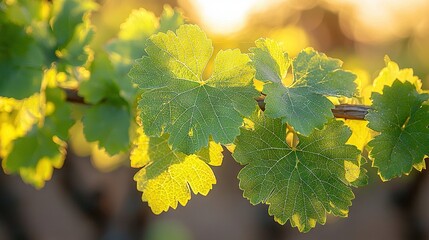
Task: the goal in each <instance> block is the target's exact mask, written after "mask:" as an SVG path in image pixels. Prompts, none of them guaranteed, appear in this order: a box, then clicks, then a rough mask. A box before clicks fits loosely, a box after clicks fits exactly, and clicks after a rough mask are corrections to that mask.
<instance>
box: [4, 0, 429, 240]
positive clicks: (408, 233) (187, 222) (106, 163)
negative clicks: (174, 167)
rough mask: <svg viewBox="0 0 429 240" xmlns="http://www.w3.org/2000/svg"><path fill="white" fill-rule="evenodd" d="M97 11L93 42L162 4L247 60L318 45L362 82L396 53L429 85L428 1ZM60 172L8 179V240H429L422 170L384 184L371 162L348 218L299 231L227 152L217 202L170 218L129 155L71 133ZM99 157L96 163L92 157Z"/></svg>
mask: <svg viewBox="0 0 429 240" xmlns="http://www.w3.org/2000/svg"><path fill="white" fill-rule="evenodd" d="M97 2H98V3H99V4H100V8H99V10H98V11H97V12H95V13H93V14H92V21H93V24H94V25H95V26H96V29H97V31H96V34H95V38H94V41H93V44H94V46H99V45H103V44H105V43H107V42H108V41H109V40H110V39H112V38H114V37H115V36H116V35H117V32H118V30H119V27H120V24H121V23H122V22H124V21H125V20H126V18H127V17H128V15H129V14H130V13H131V11H132V10H133V9H137V8H145V9H147V10H149V11H152V12H154V13H155V14H156V15H157V16H159V15H160V13H161V12H162V9H163V5H164V4H169V5H171V6H173V7H178V8H180V9H181V10H182V11H183V13H184V15H185V16H186V17H187V20H188V22H191V23H196V24H198V25H200V26H201V27H202V29H204V30H205V31H206V32H207V33H208V35H209V37H210V38H211V39H212V40H213V44H214V46H215V48H216V50H219V49H225V48H240V49H241V50H242V51H243V52H247V51H248V48H250V47H253V46H254V41H255V40H256V39H258V38H260V37H269V38H273V39H276V40H278V41H281V42H282V43H283V47H284V49H285V50H286V51H288V52H289V53H290V55H292V56H294V55H296V54H297V53H298V52H299V51H300V50H301V49H303V48H305V47H309V46H310V47H313V48H315V49H316V50H318V51H322V52H325V53H326V54H327V55H328V56H331V57H336V58H340V59H342V60H343V61H344V68H345V69H350V70H353V71H355V72H356V73H357V74H358V75H359V78H360V79H362V80H363V82H366V83H369V82H371V81H372V80H373V79H374V78H375V77H376V76H377V74H378V71H379V70H380V69H381V68H383V67H384V65H385V63H384V60H383V57H384V56H385V55H386V54H387V55H389V56H390V58H391V59H392V60H393V61H396V62H397V63H398V64H399V65H400V67H401V68H405V67H411V68H413V69H414V72H415V74H416V75H417V76H419V77H420V78H421V79H422V81H423V88H424V89H428V88H429V15H428V13H429V1H427V0H408V1H396V0H360V1H354V0H341V1H340V0H325V1H318V0H168V1H161V0H145V1H142V0H140V1H139V0H122V1H115V0H99V1H97ZM71 131H72V134H73V135H72V140H71V142H70V148H71V149H70V150H69V153H68V156H67V159H66V161H65V165H64V167H63V168H62V169H60V170H56V171H55V172H54V176H53V179H52V180H51V181H49V182H48V183H47V184H46V186H45V187H44V188H43V189H41V190H35V189H34V188H33V187H32V186H29V185H25V184H24V183H23V182H22V180H21V179H20V178H19V177H18V176H6V175H5V174H4V173H3V172H2V171H1V173H0V239H2V240H3V239H37V240H39V239H43V240H45V239H53V240H54V239H82V240H83V239H126V240H127V239H156V240H158V239H160V240H161V239H162V240H163V239H166V240H168V239H179V240H182V239H183V240H188V239H245V240H256V239H429V208H427V207H426V204H427V203H428V202H429V177H428V176H427V175H428V174H427V172H426V171H423V172H422V173H416V172H415V171H414V172H413V173H412V174H411V175H410V176H408V177H402V178H399V179H395V180H393V181H390V182H386V183H382V182H381V180H380V178H379V177H378V176H377V174H376V170H375V169H373V168H371V167H370V165H371V164H370V163H367V164H366V167H367V169H368V171H369V176H370V182H369V185H368V186H365V187H362V188H359V189H356V190H355V195H356V199H355V200H354V201H353V206H352V207H351V208H350V212H349V217H348V218H344V219H342V218H337V217H328V220H327V223H326V224H325V226H320V225H318V226H317V227H316V228H315V229H313V230H312V231H310V232H309V233H306V234H302V233H299V232H298V230H297V229H296V228H292V227H290V225H289V222H288V223H287V224H286V225H284V226H280V225H278V224H277V223H275V222H274V220H273V219H272V217H270V216H268V214H267V206H265V205H258V206H252V205H251V204H250V203H249V202H248V201H247V200H246V199H244V198H243V197H242V192H241V190H239V188H238V180H237V177H236V176H237V174H238V172H239V170H240V166H239V165H238V164H237V163H236V162H235V161H234V160H233V159H232V158H231V156H230V154H229V153H228V152H227V151H225V152H226V153H225V159H224V163H223V165H222V167H216V168H214V171H215V174H216V176H217V179H218V183H217V184H216V185H215V186H214V189H213V190H212V191H211V192H210V193H209V195H208V196H207V197H203V196H193V197H192V199H191V200H190V202H189V203H188V204H187V206H186V207H181V206H179V207H178V209H177V210H170V211H169V212H167V213H163V214H161V215H158V216H157V215H154V214H153V213H151V211H150V209H149V207H148V206H147V204H146V203H143V202H141V200H140V193H139V192H138V191H137V190H136V186H135V182H134V181H133V175H134V174H135V172H136V170H135V169H131V168H130V167H129V158H128V156H127V155H123V156H114V157H109V156H107V155H106V154H105V153H104V152H103V151H102V150H99V149H97V147H95V146H94V145H91V144H89V143H86V142H85V140H84V137H83V135H82V126H81V125H80V124H77V125H75V126H74V127H73V129H72V130H71ZM88 155H91V157H88Z"/></svg>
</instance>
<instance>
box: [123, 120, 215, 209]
mask: <svg viewBox="0 0 429 240" xmlns="http://www.w3.org/2000/svg"><path fill="white" fill-rule="evenodd" d="M138 132H139V137H138V138H137V140H136V142H135V143H134V144H135V145H136V147H135V148H134V150H133V151H132V152H131V166H132V167H136V168H142V169H141V170H140V171H138V172H137V173H136V175H135V176H134V180H135V181H136V182H137V189H138V190H139V191H141V192H142V193H143V194H142V200H143V201H145V202H148V205H149V207H150V208H151V209H152V212H154V213H155V214H160V213H161V212H163V211H167V210H168V209H169V208H170V207H171V208H173V209H176V208H177V205H178V203H180V204H181V205H182V206H185V205H186V204H187V202H188V201H189V200H190V199H191V190H192V192H193V193H194V194H202V195H204V196H205V195H207V194H208V192H209V191H210V190H211V189H212V186H213V184H216V178H215V176H214V173H213V171H212V169H211V168H210V167H209V165H212V166H220V165H221V163H222V158H223V155H222V146H220V145H219V144H216V143H214V142H210V147H207V148H203V149H202V150H201V151H200V152H198V153H196V154H192V155H185V154H183V153H179V152H174V151H172V150H171V148H170V146H169V145H168V143H167V141H168V136H166V135H164V136H162V137H147V136H145V135H144V134H143V131H142V129H141V128H139V130H138Z"/></svg>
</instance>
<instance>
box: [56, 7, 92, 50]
mask: <svg viewBox="0 0 429 240" xmlns="http://www.w3.org/2000/svg"><path fill="white" fill-rule="evenodd" d="M97 7H98V5H97V4H96V3H95V2H94V1H92V0H89V1H79V0H58V1H54V2H53V11H54V16H55V17H54V18H53V19H52V32H53V34H54V36H55V38H56V39H57V45H58V48H59V49H62V48H65V47H66V46H67V44H68V43H69V42H70V41H71V40H72V38H73V37H74V35H75V34H76V32H75V28H76V27H77V26H78V25H80V24H82V23H83V21H84V20H83V19H84V15H85V14H88V12H89V11H92V10H95V9H97Z"/></svg>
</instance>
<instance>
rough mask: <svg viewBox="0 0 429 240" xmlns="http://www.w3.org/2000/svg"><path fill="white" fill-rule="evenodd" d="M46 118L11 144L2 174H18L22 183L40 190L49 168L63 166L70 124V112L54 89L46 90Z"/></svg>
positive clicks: (60, 94) (58, 90)
mask: <svg viewBox="0 0 429 240" xmlns="http://www.w3.org/2000/svg"><path fill="white" fill-rule="evenodd" d="M45 96H46V106H45V107H44V108H45V109H46V110H45V111H46V117H45V118H44V119H43V125H42V126H38V125H36V124H34V125H33V127H32V128H31V130H30V131H29V132H28V133H27V134H26V135H24V136H22V137H19V138H17V139H16V140H15V141H14V142H13V146H12V148H11V150H10V152H9V153H8V154H7V156H6V158H5V159H4V161H3V168H4V170H5V172H8V173H16V172H19V174H20V175H21V177H22V179H23V180H24V181H25V182H27V183H30V184H32V185H34V186H35V187H36V188H41V187H43V186H44V184H45V181H47V180H49V179H50V178H51V176H52V172H53V168H60V167H61V166H62V165H63V162H64V159H65V154H66V143H65V141H66V140H67V139H68V129H69V128H70V127H71V125H72V124H73V120H72V118H71V109H70V106H69V104H67V103H66V102H65V101H64V99H65V94H64V93H63V92H62V91H61V90H60V89H58V88H47V89H46V90H45Z"/></svg>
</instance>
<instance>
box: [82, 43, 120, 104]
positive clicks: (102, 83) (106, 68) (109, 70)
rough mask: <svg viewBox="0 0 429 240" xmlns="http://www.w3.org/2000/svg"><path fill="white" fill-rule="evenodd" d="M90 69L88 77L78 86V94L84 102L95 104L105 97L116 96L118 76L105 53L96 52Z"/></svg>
mask: <svg viewBox="0 0 429 240" xmlns="http://www.w3.org/2000/svg"><path fill="white" fill-rule="evenodd" d="M90 71H91V76H90V78H89V79H88V80H87V81H83V82H82V83H81V84H80V86H79V95H80V96H82V97H84V99H85V102H88V103H91V104H96V103H98V102H100V101H101V100H103V99H106V98H112V97H118V95H119V88H118V86H117V84H116V79H117V78H118V76H117V75H116V73H115V69H114V68H113V65H112V63H111V62H110V60H109V57H108V56H107V54H105V53H104V52H102V51H99V52H97V53H96V57H95V59H94V61H93V62H92V64H91V67H90Z"/></svg>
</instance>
